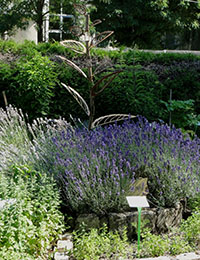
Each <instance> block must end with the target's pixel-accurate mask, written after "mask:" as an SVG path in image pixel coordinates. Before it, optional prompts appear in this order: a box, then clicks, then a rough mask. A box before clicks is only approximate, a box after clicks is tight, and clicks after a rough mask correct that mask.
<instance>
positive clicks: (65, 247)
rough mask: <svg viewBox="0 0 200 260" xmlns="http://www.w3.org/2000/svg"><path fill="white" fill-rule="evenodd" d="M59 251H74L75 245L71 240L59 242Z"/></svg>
mask: <svg viewBox="0 0 200 260" xmlns="http://www.w3.org/2000/svg"><path fill="white" fill-rule="evenodd" d="M57 249H59V250H61V249H62V250H71V249H73V243H72V241H70V240H58V242H57Z"/></svg>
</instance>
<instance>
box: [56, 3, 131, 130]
mask: <svg viewBox="0 0 200 260" xmlns="http://www.w3.org/2000/svg"><path fill="white" fill-rule="evenodd" d="M74 7H75V9H76V10H77V11H78V12H79V13H80V15H83V16H84V17H85V28H83V29H82V28H81V27H79V26H73V27H71V32H72V33H73V34H74V35H76V36H77V37H80V36H83V38H84V43H83V42H81V41H76V40H65V41H62V42H61V44H62V45H63V46H65V47H66V48H69V49H71V50H73V51H74V52H76V53H79V54H83V55H85V56H86V61H87V62H86V64H87V65H86V66H87V71H88V73H87V75H86V74H85V72H84V71H83V70H82V69H81V68H80V67H79V66H77V65H76V64H75V63H74V62H72V61H70V60H68V59H66V58H65V57H62V56H58V57H59V58H61V59H62V60H63V61H64V62H65V63H67V64H68V65H69V66H71V67H72V68H73V69H75V70H77V71H78V72H79V73H80V74H81V75H82V76H83V77H85V78H87V80H88V82H89V90H90V94H89V100H90V101H89V106H88V104H87V103H86V101H85V100H84V99H83V97H82V96H81V95H80V94H79V93H78V92H77V91H76V90H75V89H73V88H71V87H70V86H67V85H65V84H64V83H61V84H62V85H63V86H64V87H65V88H66V89H67V90H68V91H69V93H70V94H71V95H72V96H73V97H74V98H75V99H76V101H77V102H78V103H79V105H80V106H81V107H82V109H83V110H84V111H85V113H86V114H87V115H88V117H89V124H88V128H89V130H90V129H92V128H94V127H96V126H97V125H104V124H108V123H112V122H115V121H119V120H123V119H126V118H128V117H130V116H129V115H126V114H112V115H106V116H102V117H100V118H97V119H96V120H95V97H96V96H97V95H99V94H100V93H101V92H103V90H104V89H105V88H106V87H107V86H108V85H109V84H110V83H111V82H112V81H113V80H114V79H115V77H116V76H117V75H118V74H119V73H120V72H121V71H122V70H117V71H113V72H111V73H109V74H107V75H106V76H104V77H102V78H101V79H100V80H98V81H96V82H95V78H94V74H95V73H94V71H93V66H92V59H91V49H92V48H93V47H96V46H97V45H98V44H99V43H101V42H103V41H104V40H105V39H107V38H108V37H110V36H111V35H112V34H113V31H105V32H102V33H96V35H95V36H92V35H91V28H92V27H94V26H96V25H97V24H99V23H101V20H96V21H94V22H93V23H91V21H90V15H89V13H88V12H87V9H86V7H85V6H83V5H79V4H77V5H76V4H75V5H74ZM103 65H104V64H103V63H102V64H100V65H99V66H103ZM96 71H98V68H97V69H96Z"/></svg>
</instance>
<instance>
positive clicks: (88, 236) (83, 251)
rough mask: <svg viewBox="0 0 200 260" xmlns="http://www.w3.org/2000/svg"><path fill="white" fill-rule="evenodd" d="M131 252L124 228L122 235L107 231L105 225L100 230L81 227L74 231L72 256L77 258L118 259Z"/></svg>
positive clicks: (81, 259)
mask: <svg viewBox="0 0 200 260" xmlns="http://www.w3.org/2000/svg"><path fill="white" fill-rule="evenodd" d="M131 253H132V252H131V247H130V244H129V243H128V239H127V235H126V231H125V230H124V232H123V235H122V237H120V235H119V233H117V232H115V233H114V232H112V231H109V232H108V229H107V226H106V225H104V226H103V228H101V229H100V230H97V229H91V230H90V231H88V232H86V231H85V230H84V228H82V230H79V231H75V232H74V250H73V256H74V257H75V259H77V260H86V259H87V260H98V259H102V258H105V259H120V257H123V258H124V257H127V256H129V255H130V254H131Z"/></svg>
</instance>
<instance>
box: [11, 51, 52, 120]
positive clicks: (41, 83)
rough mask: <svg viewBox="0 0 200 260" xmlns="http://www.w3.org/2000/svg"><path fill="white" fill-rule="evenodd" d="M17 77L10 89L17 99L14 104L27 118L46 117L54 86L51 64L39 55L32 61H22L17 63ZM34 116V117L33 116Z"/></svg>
mask: <svg viewBox="0 0 200 260" xmlns="http://www.w3.org/2000/svg"><path fill="white" fill-rule="evenodd" d="M16 70H17V72H18V73H17V75H16V76H15V78H14V82H13V84H12V88H13V89H14V91H15V93H16V97H17V101H16V102H15V104H16V105H17V106H18V107H22V108H23V110H24V111H25V112H27V113H28V115H29V118H35V117H39V116H41V115H43V116H44V115H47V114H48V112H49V108H50V105H51V98H52V95H53V92H52V88H53V87H55V85H56V74H55V72H54V68H53V64H52V62H51V61H50V60H49V59H48V58H47V57H42V56H41V55H40V54H36V55H34V57H32V59H30V60H27V59H22V60H20V61H18V63H17V67H16ZM33 114H34V116H33Z"/></svg>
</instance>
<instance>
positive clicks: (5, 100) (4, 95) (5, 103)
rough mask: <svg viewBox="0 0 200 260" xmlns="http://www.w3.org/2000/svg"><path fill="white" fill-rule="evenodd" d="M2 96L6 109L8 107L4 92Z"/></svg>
mask: <svg viewBox="0 0 200 260" xmlns="http://www.w3.org/2000/svg"><path fill="white" fill-rule="evenodd" d="M2 94H3V99H4V103H5V106H6V107H7V106H8V101H7V98H6V92H5V91H3V92H2Z"/></svg>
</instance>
